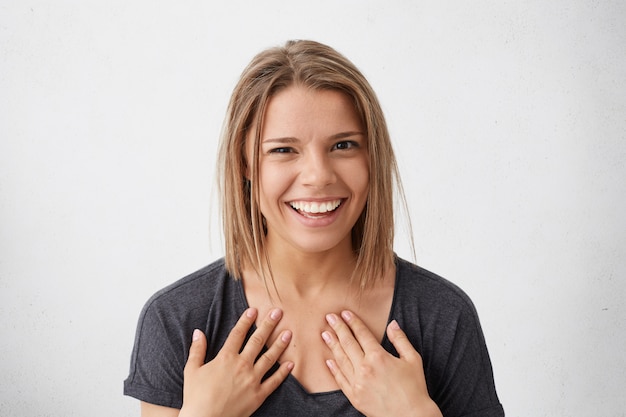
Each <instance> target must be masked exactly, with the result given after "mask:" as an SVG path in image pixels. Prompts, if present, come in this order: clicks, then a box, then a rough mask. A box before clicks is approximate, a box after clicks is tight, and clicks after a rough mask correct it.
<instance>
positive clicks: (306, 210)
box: [289, 199, 343, 219]
mask: <svg viewBox="0 0 626 417" xmlns="http://www.w3.org/2000/svg"><path fill="white" fill-rule="evenodd" d="M342 202H343V199H337V200H330V201H290V202H289V205H290V206H291V208H292V209H294V210H295V211H297V212H298V213H300V214H301V215H303V216H304V217H308V218H311V219H315V218H319V217H324V216H326V215H328V214H329V213H331V212H333V211H335V210H337V209H338V208H339V206H341V203H342Z"/></svg>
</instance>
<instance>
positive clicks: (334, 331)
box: [142, 86, 441, 417]
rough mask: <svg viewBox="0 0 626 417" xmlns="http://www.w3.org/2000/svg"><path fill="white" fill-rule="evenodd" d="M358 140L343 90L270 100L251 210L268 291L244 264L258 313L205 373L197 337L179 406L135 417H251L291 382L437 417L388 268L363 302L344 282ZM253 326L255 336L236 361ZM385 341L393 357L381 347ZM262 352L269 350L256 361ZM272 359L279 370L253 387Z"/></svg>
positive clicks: (360, 152) (362, 155) (361, 169)
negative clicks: (262, 231)
mask: <svg viewBox="0 0 626 417" xmlns="http://www.w3.org/2000/svg"><path fill="white" fill-rule="evenodd" d="M362 132H363V129H362V126H361V125H360V122H359V118H358V116H357V114H356V112H355V110H354V108H353V107H352V105H351V102H350V100H349V99H348V98H347V97H346V96H344V95H343V94H341V93H339V92H335V91H314V90H308V89H305V88H303V87H298V86H292V87H289V88H287V89H285V90H283V91H281V92H279V93H278V94H277V95H275V96H274V97H273V98H272V99H271V100H270V102H269V103H268V108H267V112H266V115H265V120H264V130H263V132H261V148H260V157H259V164H260V165H259V169H260V171H259V174H260V178H259V180H260V201H259V203H260V207H261V211H262V213H263V215H264V217H265V219H266V224H267V236H266V244H267V251H268V254H269V258H270V260H271V266H272V276H273V277H274V281H275V284H276V288H274V287H273V286H272V285H270V295H271V297H268V294H267V292H266V288H265V286H264V284H263V283H262V281H261V279H260V277H259V276H258V275H257V274H256V272H255V271H254V269H253V268H249V267H248V268H246V267H244V273H243V284H244V290H245V294H246V298H247V301H248V304H249V305H251V306H254V308H249V309H248V310H246V312H245V313H244V314H243V315H242V316H241V318H240V320H239V322H238V323H237V325H236V326H235V327H234V328H233V330H232V332H231V333H230V335H229V337H228V339H227V341H226V343H225V344H224V346H223V347H222V349H221V350H220V352H219V353H218V355H217V356H216V357H215V358H214V359H213V360H211V361H210V362H208V363H206V364H205V363H204V358H205V352H206V343H207V342H206V338H205V336H204V335H203V334H202V333H201V332H200V331H195V332H194V340H193V342H192V346H191V349H190V355H189V360H188V361H187V364H186V367H185V371H184V377H185V384H184V393H183V399H184V401H183V402H184V404H183V408H182V409H181V410H180V412H179V410H174V409H171V408H165V407H158V406H154V405H150V404H145V403H143V404H142V415H143V416H177V415H178V416H182V417H212V416H249V415H250V414H252V413H253V412H254V410H256V409H257V408H258V407H259V406H260V405H261V404H262V403H263V401H264V400H265V399H266V398H267V396H268V395H270V394H271V393H272V392H273V391H274V390H275V389H276V388H277V387H278V386H279V385H280V384H281V383H282V382H283V381H284V379H285V378H287V376H288V375H289V374H290V373H291V374H292V375H293V376H294V377H295V378H296V379H297V380H298V381H299V382H300V383H301V384H302V385H303V386H304V387H305V389H307V390H308V391H309V392H326V391H333V390H339V389H340V390H342V391H343V392H344V394H345V395H346V397H347V398H348V399H349V401H350V402H351V403H352V404H353V406H354V407H355V408H357V409H358V410H359V411H361V412H362V413H363V414H365V415H367V416H372V417H376V416H421V417H430V416H441V413H440V411H439V409H438V408H437V406H436V405H435V403H434V402H433V401H432V400H431V399H430V397H429V395H428V392H427V389H426V381H425V377H424V371H423V365H422V360H421V357H420V355H419V354H418V352H417V351H415V349H414V348H413V346H412V345H411V343H410V341H409V340H408V339H407V337H406V335H405V333H404V332H403V331H402V330H401V329H400V328H399V327H398V325H397V323H396V322H395V321H392V322H391V323H390V324H389V325H387V320H386V318H387V317H388V315H389V310H390V308H391V301H392V297H393V288H394V280H395V270H393V269H391V270H390V271H389V272H388V273H387V274H386V275H385V276H384V277H382V279H381V280H380V282H379V283H378V284H376V286H374V287H372V288H370V289H368V290H367V291H366V292H365V293H364V294H363V295H362V298H359V297H357V294H358V283H356V282H354V283H353V282H350V280H349V277H350V273H351V271H352V269H353V268H354V262H355V259H354V254H353V252H352V247H351V245H352V243H351V237H350V232H351V229H352V227H353V226H354V224H355V222H356V220H357V218H358V216H359V215H360V213H361V212H362V210H363V208H364V206H365V203H366V201H367V192H368V191H367V190H368V182H369V172H368V164H367V160H368V155H367V146H366V145H367V144H366V142H365V140H366V138H365V135H364V134H363V133H362ZM250 142H252V141H250V140H249V141H248V149H247V153H248V157H250V155H251V151H252V149H251V146H252V145H250ZM337 201H340V202H341V204H340V205H339V207H338V208H337V209H336V210H334V211H331V212H328V213H324V214H319V213H304V214H303V213H302V212H299V211H297V210H294V208H293V207H292V206H293V203H294V202H301V203H303V202H309V203H311V202H316V203H319V202H324V203H329V202H337ZM333 207H334V205H333ZM309 210H310V208H309ZM357 313H358V315H357ZM254 323H256V326H257V330H256V331H255V332H254V334H253V336H252V337H251V338H250V339H249V341H248V342H247V343H246V344H245V346H243V350H241V352H240V349H241V347H242V344H243V342H244V339H245V334H246V332H247V331H248V330H249V329H250V328H251V326H252V325H253V324H254ZM385 333H386V334H387V337H388V338H389V340H390V341H391V343H392V344H393V345H394V346H395V348H396V350H397V351H398V353H399V354H400V357H399V358H396V357H394V356H392V355H391V354H389V353H388V352H386V351H385V350H384V349H383V348H382V346H381V345H380V342H381V340H382V338H383V335H384V334H385ZM263 346H268V350H267V352H266V353H265V354H263V355H262V356H261V357H260V358H259V359H258V360H256V361H255V358H256V357H257V356H258V354H259V353H260V352H261V349H262V347H263ZM303 346H305V347H306V348H303ZM275 362H279V364H280V367H279V369H278V371H277V372H276V373H274V374H273V375H272V376H271V377H270V378H268V379H267V380H265V381H263V382H261V378H262V376H263V375H264V374H265V372H266V371H267V370H268V369H270V367H271V366H272V365H273V364H274V363H275Z"/></svg>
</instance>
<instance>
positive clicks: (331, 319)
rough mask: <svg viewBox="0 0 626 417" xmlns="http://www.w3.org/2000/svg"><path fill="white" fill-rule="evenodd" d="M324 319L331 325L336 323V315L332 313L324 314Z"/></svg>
mask: <svg viewBox="0 0 626 417" xmlns="http://www.w3.org/2000/svg"><path fill="white" fill-rule="evenodd" d="M326 321H327V322H328V324H330V325H331V326H333V325H334V324H335V323H337V316H335V315H334V314H326Z"/></svg>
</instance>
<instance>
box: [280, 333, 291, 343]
mask: <svg viewBox="0 0 626 417" xmlns="http://www.w3.org/2000/svg"><path fill="white" fill-rule="evenodd" d="M280 339H281V340H282V341H283V342H289V341H290V340H291V332H290V331H289V330H286V331H284V332H283V334H282V335H281V336H280Z"/></svg>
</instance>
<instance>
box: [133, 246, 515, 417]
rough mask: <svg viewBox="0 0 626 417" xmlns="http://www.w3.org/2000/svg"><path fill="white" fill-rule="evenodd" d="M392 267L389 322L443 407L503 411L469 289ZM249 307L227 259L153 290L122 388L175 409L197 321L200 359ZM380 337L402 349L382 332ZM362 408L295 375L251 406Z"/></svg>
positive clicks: (309, 410)
mask: <svg viewBox="0 0 626 417" xmlns="http://www.w3.org/2000/svg"><path fill="white" fill-rule="evenodd" d="M396 267H397V269H396V282H395V290H394V296H393V303H392V306H391V311H390V315H389V318H388V322H390V321H391V320H393V319H395V320H397V321H398V324H399V325H400V327H401V328H402V329H403V330H404V331H405V332H406V334H407V336H408V338H409V340H410V341H411V343H412V344H413V346H414V347H415V349H416V350H417V351H418V352H419V353H420V354H421V355H422V359H423V363H424V372H425V376H426V383H427V386H428V392H429V394H430V396H431V398H432V399H433V400H434V401H435V402H436V403H437V405H438V406H439V408H440V409H441V411H442V413H443V415H444V416H445V417H461V416H463V417H501V416H504V411H503V409H502V406H501V405H500V402H499V400H498V397H497V394H496V390H495V386H494V382H493V372H492V368H491V361H490V359H489V354H488V352H487V347H486V345H485V340H484V337H483V333H482V330H481V327H480V323H479V320H478V316H477V314H476V309H475V308H474V306H473V304H472V302H471V300H470V299H469V297H468V296H467V295H466V294H465V293H464V292H463V291H462V290H460V289H459V288H458V287H457V286H455V285H454V284H452V283H450V282H449V281H447V280H445V279H443V278H441V277H439V276H437V275H435V274H433V273H431V272H428V271H426V270H424V269H422V268H420V267H418V266H416V265H413V264H411V263H409V262H407V261H405V260H402V259H400V258H396ZM247 307H248V305H247V301H246V298H245V294H244V291H243V286H242V283H241V281H235V280H233V279H232V278H231V277H230V276H229V275H228V273H227V272H226V268H225V266H224V261H223V259H220V260H218V261H216V262H214V263H213V264H211V265H209V266H207V267H205V268H203V269H201V270H199V271H197V272H195V273H193V274H191V275H189V276H187V277H185V278H183V279H181V280H179V281H177V282H175V283H173V284H172V285H169V286H168V287H166V288H164V289H162V290H161V291H159V292H157V293H156V294H155V295H154V296H152V298H150V300H149V301H148V302H147V303H146V305H145V307H144V309H143V311H142V313H141V316H140V318H139V324H138V327H137V334H136V337H135V346H134V349H133V353H132V357H131V365H130V375H129V376H128V378H127V379H126V381H124V394H125V395H130V396H132V397H135V398H137V399H139V400H142V401H145V402H148V403H152V404H157V405H163V406H167V407H174V408H180V407H181V406H182V402H183V368H184V366H185V362H186V361H187V356H188V353H189V347H190V345H191V335H192V332H193V330H194V329H196V328H198V329H201V330H203V331H204V332H205V334H206V335H207V340H208V351H207V356H206V360H207V361H210V360H211V359H213V358H214V357H215V356H216V354H217V352H218V351H219V350H220V348H221V347H222V345H223V344H224V341H225V340H226V337H227V336H228V334H229V332H230V330H231V329H232V328H233V326H234V325H235V323H236V322H237V320H238V319H239V317H240V316H241V315H242V314H243V312H244V310H245V309H246V308H247ZM357 313H358V312H357ZM382 346H383V347H384V348H385V349H386V350H387V351H388V352H391V353H392V354H393V355H395V356H398V354H397V352H396V350H395V349H394V347H393V345H392V344H391V342H389V340H388V339H387V337H386V336H385V338H384V339H383V341H382ZM270 372H271V371H270ZM361 415H362V414H361V413H359V412H358V411H357V410H356V409H355V408H354V407H352V405H351V404H350V402H349V401H348V399H347V398H346V396H345V395H344V394H343V392H341V391H332V392H325V393H313V394H311V393H308V392H307V391H306V390H305V389H304V388H303V387H302V386H301V385H300V384H299V382H298V381H297V380H296V378H295V377H293V376H292V375H289V376H288V377H287V379H286V380H285V381H284V382H283V383H282V384H281V385H280V386H279V387H278V389H276V391H274V392H273V393H272V394H271V395H270V396H269V397H268V398H267V399H266V401H265V402H264V403H263V405H261V407H260V408H259V409H258V410H257V411H256V412H255V413H254V414H253V416H267V417H288V416H298V417H319V416H361Z"/></svg>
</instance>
